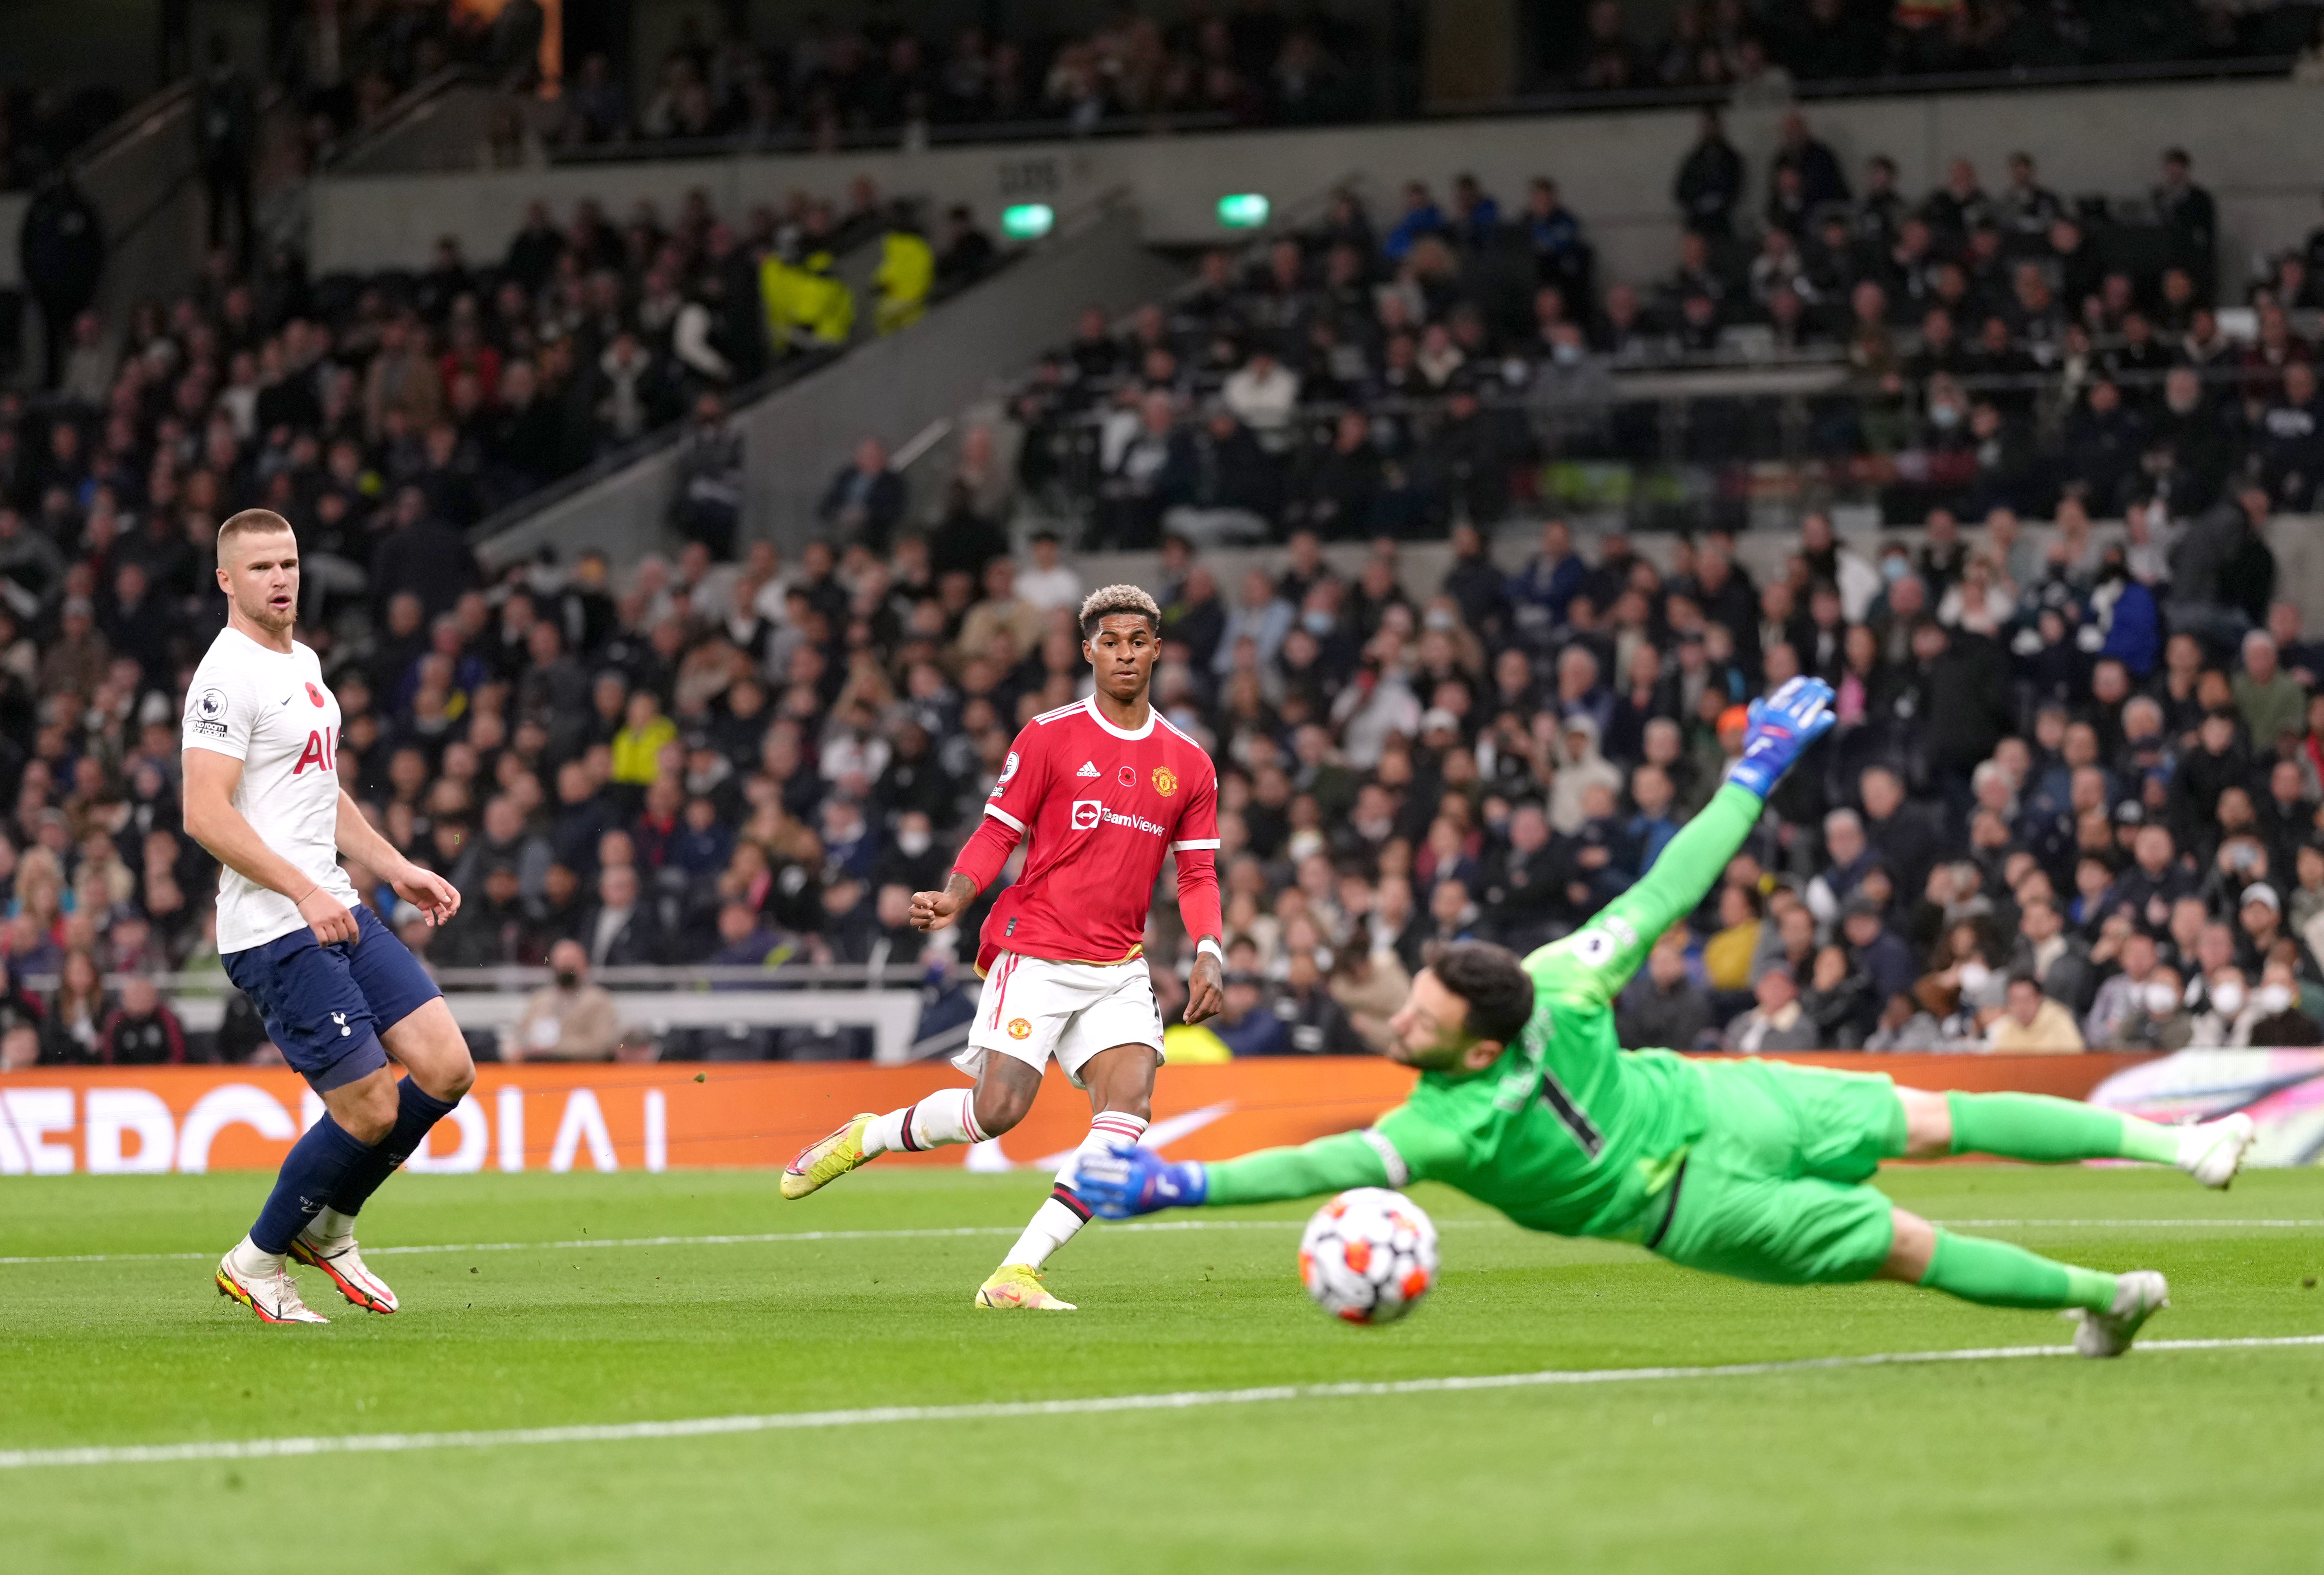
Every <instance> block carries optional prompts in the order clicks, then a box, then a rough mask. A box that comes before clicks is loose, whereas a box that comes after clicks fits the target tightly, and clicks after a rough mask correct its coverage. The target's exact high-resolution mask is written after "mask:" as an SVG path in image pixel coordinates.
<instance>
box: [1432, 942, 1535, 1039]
mask: <svg viewBox="0 0 2324 1575" xmlns="http://www.w3.org/2000/svg"><path fill="white" fill-rule="evenodd" d="M1427 963H1428V971H1429V972H1432V973H1434V974H1435V975H1436V981H1437V982H1438V983H1439V984H1442V985H1443V987H1444V988H1445V989H1447V990H1451V991H1452V993H1453V994H1454V995H1457V996H1459V997H1460V998H1461V999H1462V1000H1463V1001H1464V1002H1466V1003H1467V1004H1468V1008H1469V1011H1468V1016H1467V1017H1466V1018H1464V1019H1463V1021H1462V1027H1465V1028H1466V1029H1467V1030H1468V1031H1469V1032H1470V1034H1471V1035H1472V1036H1475V1037H1477V1038H1480V1039H1490V1040H1493V1041H1495V1042H1496V1043H1498V1044H1502V1045H1509V1044H1514V1043H1516V1041H1517V1036H1518V1035H1519V1034H1521V1033H1523V1032H1525V1026H1526V1022H1528V1021H1529V1020H1530V1019H1531V1018H1532V1017H1533V978H1532V976H1531V975H1529V974H1528V973H1526V971H1525V968H1524V966H1523V965H1522V964H1520V963H1518V962H1517V953H1514V952H1511V951H1509V950H1508V948H1506V947H1503V946H1496V945H1494V944H1492V943H1491V942H1489V941H1452V942H1449V943H1446V944H1442V945H1439V946H1435V947H1433V948H1432V949H1431V950H1430V952H1429V953H1428V958H1427Z"/></svg>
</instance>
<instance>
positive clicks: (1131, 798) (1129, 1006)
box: [782, 585, 1226, 1313]
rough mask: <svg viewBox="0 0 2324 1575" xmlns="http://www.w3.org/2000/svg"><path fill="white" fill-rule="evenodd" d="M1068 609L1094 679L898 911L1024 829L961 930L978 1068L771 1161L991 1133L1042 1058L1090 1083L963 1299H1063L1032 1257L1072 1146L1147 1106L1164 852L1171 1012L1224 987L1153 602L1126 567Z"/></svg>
mask: <svg viewBox="0 0 2324 1575" xmlns="http://www.w3.org/2000/svg"><path fill="white" fill-rule="evenodd" d="M1081 626H1082V653H1083V654H1084V656H1086V657H1087V658H1088V659H1089V661H1090V665H1091V666H1092V667H1093V668H1095V669H1096V673H1097V692H1096V693H1095V694H1093V695H1091V696H1090V697H1089V698H1088V699H1087V700H1084V701H1080V702H1077V703H1076V704H1074V705H1065V706H1060V707H1059V708H1058V709H1056V710H1055V711H1051V712H1047V713H1046V714H1042V715H1039V716H1037V717H1035V718H1034V719H1033V720H1032V721H1031V722H1029V723H1027V724H1026V726H1025V728H1024V731H1022V732H1019V734H1018V735H1017V741H1016V743H1015V744H1014V746H1012V747H1011V748H1010V751H1009V760H1008V763H1007V764H1006V765H1004V766H1003V767H1002V768H1001V779H1000V780H999V781H998V782H996V783H994V784H993V787H992V793H991V797H989V798H988V799H987V800H986V801H985V806H984V818H983V820H982V823H981V824H979V825H978V827H977V829H976V831H975V833H974V834H973V835H972V836H971V837H970V838H969V839H968V843H967V844H966V845H965V846H964V847H963V848H962V849H961V851H960V857H959V859H958V860H957V861H955V862H954V865H953V870H952V875H951V878H950V879H949V880H946V881H945V889H943V890H942V891H923V892H920V893H919V894H918V895H917V896H915V897H914V898H912V922H913V923H914V924H916V925H918V926H919V927H920V928H921V929H923V930H937V929H942V928H943V927H944V926H946V925H948V924H950V923H952V922H953V920H954V917H955V916H957V915H958V914H959V913H960V912H961V910H962V909H963V908H965V907H967V906H968V905H969V904H970V903H971V902H973V901H974V900H975V898H976V895H977V893H978V892H980V891H982V890H983V889H985V888H986V887H988V886H990V885H991V883H992V880H993V878H994V877H995V876H997V875H999V874H1000V873H1001V865H1002V864H1003V863H1004V862H1005V861H1007V860H1008V858H1009V854H1010V850H1012V849H1013V848H1015V847H1016V846H1017V844H1018V843H1019V842H1023V843H1025V844H1026V850H1025V866H1024V873H1023V874H1022V875H1021V876H1019V879H1018V880H1017V881H1016V883H1015V884H1014V885H1012V886H1010V888H1009V889H1007V890H1006V891H1004V892H1002V893H1001V896H1000V897H999V898H997V899H995V901H994V902H993V905H992V912H991V916H989V917H987V918H986V919H985V921H984V931H983V934H982V936H981V937H980V940H979V944H978V946H977V953H976V968H977V972H979V973H980V974H982V976H983V978H984V991H983V995H982V999H980V1000H979V1002H978V1005H977V1010H976V1018H975V1021H974V1023H973V1025H972V1026H971V1028H970V1031H969V1039H968V1048H967V1049H966V1050H964V1051H963V1052H962V1053H961V1055H959V1056H958V1057H956V1058H955V1059H956V1062H957V1064H959V1066H960V1067H961V1069H962V1070H963V1071H964V1072H967V1073H970V1074H972V1075H973V1076H974V1078H975V1079H976V1086H975V1087H974V1088H973V1089H969V1090H964V1091H959V1092H951V1091H947V1092H945V1093H940V1094H934V1095H931V1096H930V1097H928V1098H927V1099H925V1100H922V1101H919V1103H918V1104H916V1105H911V1106H908V1107H907V1108H905V1109H903V1110H890V1112H888V1113H887V1114H886V1115H884V1116H875V1115H871V1114H869V1113H866V1114H863V1115H860V1116H857V1117H856V1118H855V1119H853V1120H851V1121H849V1122H848V1123H847V1124H846V1125H845V1126H844V1127H842V1128H840V1129H839V1130H838V1131H836V1132H834V1133H833V1134H831V1136H829V1137H828V1138H824V1139H823V1140H822V1141H821V1142H819V1143H814V1144H810V1145H809V1146H808V1147H807V1148H806V1149H804V1150H803V1151H801V1153H800V1154H799V1156H798V1158H797V1159H794V1160H793V1161H791V1164H790V1166H789V1168H788V1169H787V1170H786V1171H784V1173H783V1183H782V1185H783V1196H785V1197H787V1198H803V1197H805V1196H807V1193H811V1192H814V1191H815V1190H816V1188H817V1187H820V1186H823V1185H825V1184H826V1183H829V1182H832V1181H835V1180H837V1179H838V1178H839V1177H841V1176H843V1175H845V1174H847V1173H848V1172H849V1171H851V1170H853V1169H854V1168H855V1167H856V1166H858V1165H862V1163H863V1162H864V1161H865V1160H868V1159H871V1158H872V1157H874V1156H877V1155H881V1154H885V1153H887V1152H888V1151H890V1149H898V1148H900V1149H906V1150H910V1151H914V1152H917V1151H918V1150H920V1149H923V1148H933V1147H937V1146H938V1145H940V1144H946V1143H976V1142H982V1140H984V1139H985V1138H998V1137H999V1136H1001V1134H1002V1133H1003V1132H1006V1131H1008V1130H1009V1129H1010V1128H1011V1127H1014V1126H1015V1125H1016V1124H1017V1123H1018V1122H1019V1121H1020V1120H1022V1119H1024V1118H1025V1112H1026V1111H1027V1110H1030V1109H1032V1106H1033V1096H1034V1095H1035V1094H1036V1093H1037V1092H1039V1091H1040V1088H1041V1073H1042V1069H1043V1068H1044V1067H1046V1066H1047V1064H1048V1062H1049V1061H1050V1059H1051V1058H1052V1057H1055V1058H1056V1063H1057V1064H1058V1065H1059V1066H1060V1067H1061V1068H1063V1069H1064V1071H1065V1075H1066V1076H1067V1077H1069V1078H1071V1079H1072V1080H1073V1082H1074V1086H1075V1087H1077V1088H1084V1089H1086V1090H1088V1091H1089V1096H1090V1110H1091V1112H1092V1119H1091V1122H1090V1131H1089V1136H1088V1137H1087V1138H1085V1139H1084V1141H1083V1144H1082V1148H1081V1149H1080V1150H1077V1151H1076V1152H1075V1154H1074V1156H1073V1157H1071V1158H1068V1159H1067V1160H1066V1161H1065V1168H1064V1169H1063V1170H1061V1171H1059V1172H1058V1174H1057V1181H1056V1185H1055V1186H1054V1187H1053V1188H1051V1189H1050V1193H1049V1197H1048V1200H1047V1202H1044V1203H1043V1204H1042V1205H1041V1207H1040V1211H1038V1212H1037V1213H1036V1214H1035V1215H1034V1216H1033V1221H1032V1223H1031V1224H1029V1225H1028V1226H1027V1227H1026V1228H1025V1234H1024V1235H1023V1236H1021V1237H1019V1239H1018V1241H1017V1245H1016V1246H1015V1247H1014V1248H1010V1252H1009V1255H1008V1257H1006V1258H1004V1259H1003V1260H1002V1262H1001V1267H1000V1268H999V1269H997V1270H996V1271H994V1273H993V1275H992V1277H991V1278H990V1279H988V1280H986V1281H985V1282H984V1284H983V1285H982V1286H980V1287H979V1288H978V1290H977V1293H976V1305H978V1306H980V1307H996V1308H1027V1309H1036V1310H1040V1311H1045V1312H1064V1313H1069V1312H1071V1311H1073V1303H1070V1302H1062V1301H1059V1300H1058V1299H1057V1298H1056V1297H1055V1296H1053V1295H1051V1294H1049V1293H1048V1292H1047V1290H1045V1289H1044V1288H1043V1287H1042V1285H1041V1266H1042V1265H1043V1264H1044V1263H1046V1262H1047V1260H1048V1257H1049V1255H1050V1254H1051V1253H1053V1252H1055V1251H1056V1249H1057V1248H1060V1247H1062V1246H1064V1245H1065V1243H1066V1242H1067V1241H1069V1240H1071V1239H1072V1238H1073V1235H1074V1232H1075V1231H1076V1230H1080V1229H1081V1228H1082V1226H1083V1224H1084V1223H1085V1222H1086V1221H1087V1220H1088V1219H1089V1215H1090V1211H1089V1209H1088V1207H1087V1206H1086V1205H1085V1204H1084V1202H1082V1200H1081V1199H1080V1198H1079V1197H1078V1196H1077V1195H1075V1193H1074V1190H1073V1187H1072V1185H1071V1183H1072V1179H1073V1174H1074V1167H1075V1165H1077V1164H1078V1162H1079V1158H1080V1155H1081V1153H1082V1152H1084V1151H1087V1152H1093V1153H1095V1152H1107V1151H1110V1150H1111V1148H1112V1147H1115V1146H1118V1145H1120V1146H1127V1145H1133V1144H1135V1143H1137V1141H1138V1140H1139V1138H1140V1137H1141V1136H1142V1135H1143V1134H1144V1133H1145V1131H1146V1126H1147V1122H1148V1120H1149V1119H1151V1115H1152V1110H1151V1105H1152V1101H1153V1097H1154V1069H1155V1067H1156V1066H1157V1065H1158V1064H1160V1062H1161V1059H1162V1017H1161V1013H1160V1011H1159V1009H1157V1007H1156V1006H1155V1003H1154V986H1153V983H1152V981H1151V980H1150V978H1149V977H1148V973H1147V964H1146V960H1145V958H1144V957H1143V956H1142V955H1141V954H1140V950H1141V944H1142V942H1143V940H1144V937H1145V935H1146V915H1147V910H1148V907H1151V906H1152V899H1153V893H1154V883H1155V881H1156V880H1157V879H1158V878H1159V877H1160V875H1161V873H1162V861H1163V859H1164V858H1165V857H1166V856H1170V855H1176V859H1177V861H1178V911H1179V915H1180V916H1181V917H1182V918H1183V919H1184V920H1185V926H1186V933H1187V934H1188V935H1193V936H1194V937H1195V956H1194V975H1193V978H1192V979H1191V980H1190V981H1188V994H1187V999H1186V1021H1188V1022H1189V1023H1199V1022H1201V1021H1202V1020H1203V1018H1208V1017H1210V1016H1211V1015H1213V1013H1215V1012H1216V1011H1217V1010H1218V1009H1219V1007H1220V1005H1221V1003H1222V973H1223V970H1224V967H1225V961H1226V959H1225V954H1224V953H1223V951H1222V948H1221V945H1220V936H1221V935H1222V929H1223V926H1222V919H1221V910H1220V906H1219V875H1218V846H1219V778H1218V772H1217V770H1216V769H1214V768H1213V766H1212V764H1211V758H1210V756H1209V755H1208V754H1206V753H1204V752H1203V746H1202V745H1200V744H1198V743H1196V742H1195V741H1194V740H1193V739H1191V738H1189V737H1187V736H1186V735H1185V733H1183V732H1179V731H1178V729H1177V728H1176V727H1174V726H1172V725H1171V724H1170V722H1169V720H1168V719H1167V718H1166V717H1165V716H1163V714H1161V713H1160V712H1158V711H1157V710H1156V709H1155V708H1154V706H1153V705H1152V704H1151V702H1150V701H1149V700H1148V686H1149V684H1150V683H1151V681H1152V678H1153V676H1154V664H1155V660H1156V659H1157V658H1158V657H1159V656H1160V655H1161V651H1162V610H1161V609H1160V608H1159V607H1157V606H1156V605H1155V603H1154V598H1153V597H1151V596H1149V595H1148V594H1146V593H1145V592H1144V591H1142V590H1140V589H1139V588H1138V587H1137V586H1136V585H1108V586H1105V587H1104V588H1103V589H1102V590H1098V591H1094V592H1092V593H1091V594H1090V595H1089V597H1088V598H1087V599H1086V600H1085V601H1084V602H1083V603H1082V615H1081Z"/></svg>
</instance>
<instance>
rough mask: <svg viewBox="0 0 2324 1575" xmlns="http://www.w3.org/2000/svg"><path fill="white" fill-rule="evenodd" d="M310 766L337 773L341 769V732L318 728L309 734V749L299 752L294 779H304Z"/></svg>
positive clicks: (293, 769) (294, 768)
mask: <svg viewBox="0 0 2324 1575" xmlns="http://www.w3.org/2000/svg"><path fill="white" fill-rule="evenodd" d="M310 687H311V686H310ZM315 704H316V705H321V704H322V702H321V701H320V700H318V701H316V702H315ZM309 766H312V767H314V768H315V769H317V770H318V771H336V770H337V769H339V730H338V729H337V728H336V727H323V728H317V729H316V730H314V731H313V732H309V733H308V735H307V747H306V748H305V749H303V750H300V751H299V763H298V764H297V765H295V766H293V767H291V775H292V776H293V777H303V776H305V775H306V774H307V768H308V767H309Z"/></svg>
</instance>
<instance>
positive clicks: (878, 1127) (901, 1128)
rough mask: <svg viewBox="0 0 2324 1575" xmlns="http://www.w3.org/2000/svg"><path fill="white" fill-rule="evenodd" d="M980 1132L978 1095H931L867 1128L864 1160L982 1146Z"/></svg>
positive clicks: (873, 1121) (966, 1091) (969, 1090)
mask: <svg viewBox="0 0 2324 1575" xmlns="http://www.w3.org/2000/svg"><path fill="white" fill-rule="evenodd" d="M984 1138H985V1135H984V1133H982V1131H980V1130H978V1129H977V1125H976V1091H975V1090H974V1089H973V1088H964V1089H962V1090H960V1091H957V1092H954V1091H951V1090H947V1091H945V1092H943V1093H937V1094H930V1095H929V1096H928V1097H927V1098H926V1099H924V1100H922V1101H920V1102H919V1103H918V1104H917V1105H907V1106H905V1107H904V1108H903V1109H902V1110H890V1111H889V1112H888V1113H887V1114H886V1115H884V1116H875V1117H873V1118H872V1119H871V1121H870V1122H869V1123H868V1124H867V1125H866V1126H865V1127H864V1128H863V1156H864V1157H865V1158H867V1159H868V1158H870V1157H871V1156H873V1155H875V1154H888V1153H891V1152H893V1151H894V1150H896V1149H899V1148H900V1149H902V1150H903V1151H904V1152H906V1153H908V1154H914V1153H918V1151H919V1150H921V1149H923V1148H941V1147H945V1146H946V1145H947V1144H953V1143H982V1142H983V1141H984Z"/></svg>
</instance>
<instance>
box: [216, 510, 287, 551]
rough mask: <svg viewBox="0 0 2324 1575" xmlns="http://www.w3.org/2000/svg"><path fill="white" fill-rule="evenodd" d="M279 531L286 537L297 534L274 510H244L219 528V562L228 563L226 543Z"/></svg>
mask: <svg viewBox="0 0 2324 1575" xmlns="http://www.w3.org/2000/svg"><path fill="white" fill-rule="evenodd" d="M278 530H279V531H281V532H283V533H284V534H286V535H290V534H295V532H292V531H291V521H290V520H285V519H284V518H283V517H282V516H281V515H280V514H278V513H276V512H274V511H272V509H244V511H242V512H241V513H239V514H236V515H235V516H234V518H232V519H231V520H227V521H226V523H225V524H223V525H221V526H219V527H218V533H217V554H218V561H219V562H221V563H223V562H225V561H226V543H227V542H229V541H232V540H234V539H235V538H236V537H240V536H272V535H273V534H274V533H275V532H276V531H278Z"/></svg>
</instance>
